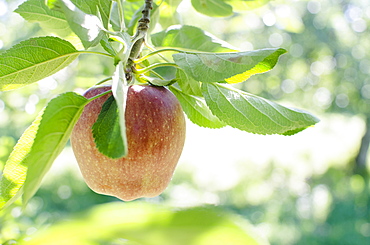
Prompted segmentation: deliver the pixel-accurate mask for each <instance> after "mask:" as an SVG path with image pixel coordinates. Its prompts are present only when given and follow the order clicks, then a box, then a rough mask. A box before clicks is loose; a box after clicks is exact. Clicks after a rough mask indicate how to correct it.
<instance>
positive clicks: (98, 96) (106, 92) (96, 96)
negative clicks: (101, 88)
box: [86, 89, 112, 104]
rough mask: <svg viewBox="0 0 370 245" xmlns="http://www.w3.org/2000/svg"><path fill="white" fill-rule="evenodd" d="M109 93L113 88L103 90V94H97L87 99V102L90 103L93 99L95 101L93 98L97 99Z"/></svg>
mask: <svg viewBox="0 0 370 245" xmlns="http://www.w3.org/2000/svg"><path fill="white" fill-rule="evenodd" d="M109 93H112V90H111V89H110V90H107V91H105V92H103V93H101V94H98V95H95V96H94V97H91V98H89V99H88V100H87V102H86V104H88V103H90V102H91V101H93V100H95V99H97V98H100V97H102V96H104V95H106V94H109Z"/></svg>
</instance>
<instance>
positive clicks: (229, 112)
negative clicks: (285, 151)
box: [202, 83, 319, 135]
mask: <svg viewBox="0 0 370 245" xmlns="http://www.w3.org/2000/svg"><path fill="white" fill-rule="evenodd" d="M202 90H203V95H204V98H205V99H206V103H207V105H208V106H209V108H210V109H211V111H212V112H213V114H214V115H216V116H217V117H218V118H220V119H221V120H222V121H224V122H225V123H227V124H228V125H230V126H232V127H234V128H237V129H240V130H244V131H247V132H250V133H256V134H282V135H292V134H295V133H298V132H300V131H302V130H304V129H305V128H307V127H310V126H312V125H314V124H316V123H317V122H319V119H318V118H316V117H315V116H313V115H311V114H310V113H308V112H306V111H303V110H298V109H294V108H288V107H284V106H282V105H279V104H276V103H274V102H272V101H269V100H266V99H264V98H261V97H258V96H255V95H253V94H249V93H246V92H244V91H240V90H237V89H235V88H228V87H225V86H222V85H220V84H213V83H203V84H202Z"/></svg>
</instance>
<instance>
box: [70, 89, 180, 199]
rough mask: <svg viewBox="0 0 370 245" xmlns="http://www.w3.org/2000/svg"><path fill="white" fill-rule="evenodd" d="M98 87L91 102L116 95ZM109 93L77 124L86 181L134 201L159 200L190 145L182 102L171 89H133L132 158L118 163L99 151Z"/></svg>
mask: <svg viewBox="0 0 370 245" xmlns="http://www.w3.org/2000/svg"><path fill="white" fill-rule="evenodd" d="M110 89H111V87H110V86H101V87H93V88H90V89H89V90H87V91H86V92H85V94H84V96H85V97H86V98H91V97H94V96H96V95H98V94H101V93H103V92H106V91H108V90H110ZM111 95H112V94H111V93H109V94H107V95H104V96H102V97H99V98H97V99H95V100H93V101H91V102H90V103H89V104H88V105H86V107H85V108H84V111H83V113H82V115H81V117H80V119H79V120H78V122H77V124H76V125H75V127H74V129H73V131H72V135H71V143H72V148H73V152H74V154H75V157H76V159H77V162H78V165H79V168H80V170H81V173H82V176H83V178H84V179H85V182H86V183H87V185H88V186H89V187H90V188H91V189H92V190H93V191H95V192H97V193H100V194H105V195H111V196H115V197H118V198H120V199H122V200H125V201H129V200H134V199H137V198H140V197H154V196H157V195H159V194H161V193H162V192H163V191H164V190H165V189H166V187H167V186H168V184H169V182H170V180H171V178H172V175H173V172H174V170H175V167H176V165H177V162H178V160H179V157H180V155H181V152H182V149H183V146H184V141H185V118H184V114H183V111H182V108H181V106H180V103H179V101H178V100H177V98H176V97H175V96H174V95H173V94H172V92H171V91H169V90H168V89H167V88H165V87H157V86H151V85H132V86H130V87H129V89H128V93H127V102H126V111H125V121H126V135H127V144H128V154H127V156H126V157H122V158H118V159H112V158H109V157H107V156H105V155H103V154H102V153H100V152H99V151H98V149H97V148H96V145H95V142H94V138H93V135H92V126H93V124H94V123H95V121H96V120H97V118H98V115H99V113H100V111H101V108H102V105H103V104H104V102H105V101H106V100H107V99H108V98H109V96H111Z"/></svg>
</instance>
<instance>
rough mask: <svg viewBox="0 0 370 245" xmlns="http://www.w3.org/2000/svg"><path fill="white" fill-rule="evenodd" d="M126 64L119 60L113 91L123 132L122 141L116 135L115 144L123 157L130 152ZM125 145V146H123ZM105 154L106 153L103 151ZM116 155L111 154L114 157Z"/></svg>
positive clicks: (113, 78) (113, 80) (113, 81)
mask: <svg viewBox="0 0 370 245" xmlns="http://www.w3.org/2000/svg"><path fill="white" fill-rule="evenodd" d="M123 67H124V65H123V63H122V62H119V63H118V65H117V66H116V71H115V72H114V74H113V77H112V93H113V96H114V99H115V101H116V105H117V109H118V122H119V126H120V132H121V141H120V142H118V141H117V140H119V137H116V138H115V139H116V141H115V143H112V144H114V145H116V144H117V147H121V148H120V150H121V153H120V154H119V155H121V156H122V157H125V156H127V154H128V143H127V136H126V120H125V112H126V101H127V92H128V88H129V86H128V83H127V80H126V74H125V72H124V68H123ZM122 146H123V147H122ZM103 154H104V153H103ZM114 156H115V155H113V156H109V155H108V157H111V158H114Z"/></svg>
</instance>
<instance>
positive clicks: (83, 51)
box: [79, 50, 114, 58]
mask: <svg viewBox="0 0 370 245" xmlns="http://www.w3.org/2000/svg"><path fill="white" fill-rule="evenodd" d="M79 53H83V54H98V55H103V56H107V57H110V58H114V56H113V55H111V54H107V53H101V52H95V51H88V50H82V51H79Z"/></svg>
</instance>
